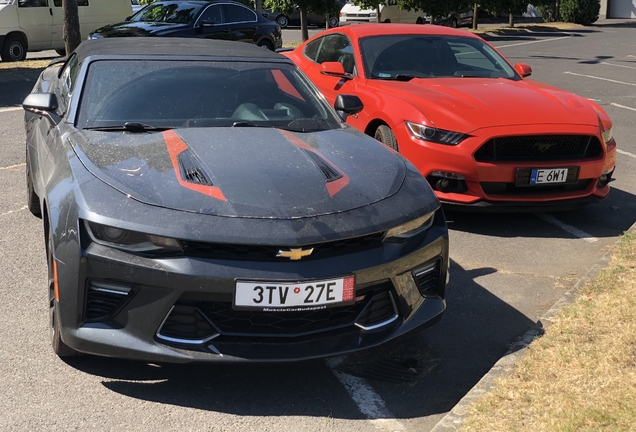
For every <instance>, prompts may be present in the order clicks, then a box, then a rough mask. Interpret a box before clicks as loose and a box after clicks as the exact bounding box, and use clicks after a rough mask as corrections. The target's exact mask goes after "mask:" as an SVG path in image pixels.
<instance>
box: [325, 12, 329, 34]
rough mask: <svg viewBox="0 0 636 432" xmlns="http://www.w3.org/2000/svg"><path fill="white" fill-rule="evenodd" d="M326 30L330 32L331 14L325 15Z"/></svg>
mask: <svg viewBox="0 0 636 432" xmlns="http://www.w3.org/2000/svg"><path fill="white" fill-rule="evenodd" d="M325 30H329V14H328V13H326V14H325Z"/></svg>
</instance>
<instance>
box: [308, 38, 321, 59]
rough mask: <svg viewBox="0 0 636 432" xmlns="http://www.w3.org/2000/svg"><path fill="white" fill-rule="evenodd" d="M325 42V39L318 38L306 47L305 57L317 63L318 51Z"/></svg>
mask: <svg viewBox="0 0 636 432" xmlns="http://www.w3.org/2000/svg"><path fill="white" fill-rule="evenodd" d="M323 40H324V38H318V39H316V40H313V41H311V42H309V43H308V44H307V45H305V56H306V57H307V58H308V59H310V60H313V61H316V58H317V57H318V49H319V48H320V44H321V43H322V41H323Z"/></svg>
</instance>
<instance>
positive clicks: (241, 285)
mask: <svg viewBox="0 0 636 432" xmlns="http://www.w3.org/2000/svg"><path fill="white" fill-rule="evenodd" d="M354 301H355V278H354V277H353V276H347V277H343V278H337V279H328V280H320V281H310V282H273V281H272V282H268V281H236V290H235V293H234V307H235V308H237V309H243V308H249V309H261V310H268V309H278V310H286V311H296V310H310V309H324V308H326V307H331V306H339V305H342V304H346V303H353V302H354Z"/></svg>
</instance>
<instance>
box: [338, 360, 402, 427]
mask: <svg viewBox="0 0 636 432" xmlns="http://www.w3.org/2000/svg"><path fill="white" fill-rule="evenodd" d="M340 361H342V358H339V357H336V358H332V359H328V360H327V361H326V362H325V363H326V364H327V366H329V368H330V369H331V371H332V372H333V374H334V375H335V376H336V378H338V381H340V383H341V384H342V385H343V386H344V388H345V389H347V392H348V393H349V396H351V399H353V401H354V402H355V403H356V405H357V406H358V409H359V410H360V412H361V413H362V414H364V415H365V416H367V418H368V419H369V422H370V423H371V424H372V425H373V426H374V427H375V428H376V429H378V430H381V431H390V432H402V431H406V428H405V427H404V425H403V424H402V423H400V422H399V421H397V420H395V418H394V416H393V415H392V414H391V413H390V412H389V410H387V408H386V404H385V403H384V401H383V400H382V398H381V397H380V395H379V394H377V393H376V392H375V391H374V390H373V388H372V387H371V386H370V385H369V384H368V383H367V382H366V381H365V380H363V379H362V378H358V377H354V376H352V375H349V374H346V373H344V372H340V371H338V370H336V369H335V367H336V366H338V364H339V363H340Z"/></svg>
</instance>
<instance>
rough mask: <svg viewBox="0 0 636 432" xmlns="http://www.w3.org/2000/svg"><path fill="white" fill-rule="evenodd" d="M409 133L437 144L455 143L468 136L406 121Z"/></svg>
mask: <svg viewBox="0 0 636 432" xmlns="http://www.w3.org/2000/svg"><path fill="white" fill-rule="evenodd" d="M405 123H406V127H408V129H409V131H410V132H411V134H412V135H413V136H414V137H415V138H417V139H421V140H424V141H430V142H434V143H438V144H446V145H457V144H459V143H460V142H462V141H464V140H465V139H466V138H468V135H466V134H463V133H460V132H451V131H447V130H443V129H437V128H432V127H429V126H424V125H421V124H417V123H413V122H410V121H406V122H405Z"/></svg>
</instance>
